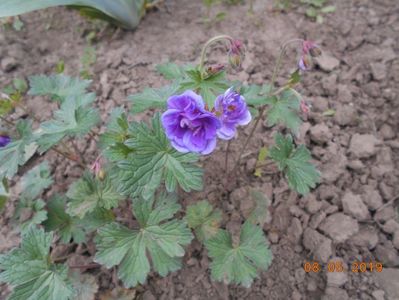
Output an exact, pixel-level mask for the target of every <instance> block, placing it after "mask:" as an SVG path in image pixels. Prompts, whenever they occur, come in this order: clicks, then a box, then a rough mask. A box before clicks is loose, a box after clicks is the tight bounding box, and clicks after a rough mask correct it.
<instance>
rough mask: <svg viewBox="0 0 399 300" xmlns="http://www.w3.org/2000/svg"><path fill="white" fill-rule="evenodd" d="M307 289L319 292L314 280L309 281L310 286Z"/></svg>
mask: <svg viewBox="0 0 399 300" xmlns="http://www.w3.org/2000/svg"><path fill="white" fill-rule="evenodd" d="M306 289H307V290H308V291H309V292H315V291H317V283H316V281H315V280H314V279H313V278H309V279H308V285H307V286H306Z"/></svg>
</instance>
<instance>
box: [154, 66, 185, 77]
mask: <svg viewBox="0 0 399 300" xmlns="http://www.w3.org/2000/svg"><path fill="white" fill-rule="evenodd" d="M156 69H157V71H158V72H159V73H161V74H162V76H163V77H165V79H168V80H174V79H182V78H183V77H184V76H185V72H184V67H181V66H179V65H177V64H175V63H171V62H167V63H164V64H160V65H157V66H156Z"/></svg>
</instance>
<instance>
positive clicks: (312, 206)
mask: <svg viewBox="0 0 399 300" xmlns="http://www.w3.org/2000/svg"><path fill="white" fill-rule="evenodd" d="M303 200H304V201H305V203H306V204H305V207H306V210H307V211H308V212H309V213H311V214H314V213H316V212H318V211H319V210H320V208H321V205H322V203H321V201H317V200H316V196H315V195H314V194H308V195H307V196H305V197H304V199H303Z"/></svg>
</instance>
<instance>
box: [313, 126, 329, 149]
mask: <svg viewBox="0 0 399 300" xmlns="http://www.w3.org/2000/svg"><path fill="white" fill-rule="evenodd" d="M310 138H311V139H312V141H314V142H315V143H317V144H325V143H327V142H328V141H330V140H331V138H332V134H331V132H330V129H329V128H328V127H327V126H326V125H325V124H324V123H322V124H317V125H316V126H313V127H312V128H310Z"/></svg>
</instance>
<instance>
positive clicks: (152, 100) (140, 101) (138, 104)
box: [128, 82, 179, 114]
mask: <svg viewBox="0 0 399 300" xmlns="http://www.w3.org/2000/svg"><path fill="white" fill-rule="evenodd" d="M178 90H179V83H178V82H173V83H172V84H170V85H166V86H164V87H161V88H159V89H153V88H145V89H144V91H143V92H142V93H139V94H135V95H130V96H129V97H128V100H130V101H132V102H133V105H132V113H134V114H136V113H140V112H143V111H145V110H146V109H149V108H165V107H166V101H167V100H168V98H169V97H170V96H172V95H174V94H176V93H177V91H178Z"/></svg>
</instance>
